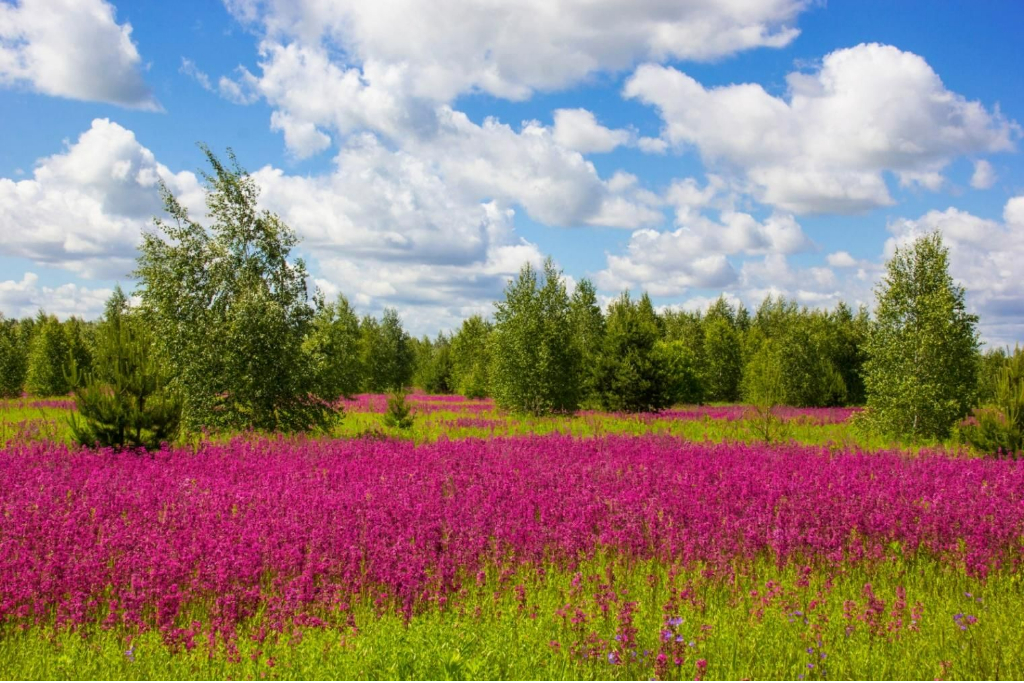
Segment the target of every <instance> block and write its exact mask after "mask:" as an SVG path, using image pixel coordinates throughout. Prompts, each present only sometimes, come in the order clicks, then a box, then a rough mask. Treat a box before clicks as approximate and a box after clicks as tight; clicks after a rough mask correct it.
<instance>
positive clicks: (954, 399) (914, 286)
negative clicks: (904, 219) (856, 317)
mask: <svg viewBox="0 0 1024 683" xmlns="http://www.w3.org/2000/svg"><path fill="white" fill-rule="evenodd" d="M886 270H887V272H886V275H885V278H884V279H883V281H882V283H881V284H880V285H879V287H878V288H877V290H876V294H877V298H878V305H877V307H876V309H875V326H874V329H873V330H872V333H871V335H870V337H869V339H868V342H867V345H866V351H867V361H866V363H865V364H864V370H865V376H864V380H865V387H866V390H867V405H868V411H869V412H868V414H869V416H870V418H869V419H870V420H871V422H872V423H873V424H874V425H875V426H876V427H877V429H878V430H879V431H881V432H882V433H885V434H889V435H893V436H901V437H910V438H917V437H925V438H942V437H945V436H946V435H948V434H949V431H950V429H951V428H952V426H953V425H954V424H955V423H956V421H957V420H959V419H960V418H962V417H963V416H964V415H966V414H967V411H968V410H969V409H970V407H971V406H972V405H973V404H974V399H975V395H976V392H977V387H978V381H977V379H978V333H977V330H976V326H977V321H978V318H977V316H975V315H972V314H971V313H968V312H967V307H966V304H965V303H964V289H963V287H961V286H959V285H957V284H956V283H954V281H953V278H952V277H951V276H950V274H949V253H948V249H947V248H946V247H945V246H944V245H943V243H942V237H941V236H940V235H939V233H938V232H934V233H932V234H930V235H926V236H924V237H921V238H919V239H918V240H917V241H915V242H914V243H913V244H911V245H909V246H906V247H901V248H897V250H896V253H895V255H894V256H893V257H892V259H890V260H889V262H888V263H887V264H886Z"/></svg>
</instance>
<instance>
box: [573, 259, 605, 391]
mask: <svg viewBox="0 0 1024 683" xmlns="http://www.w3.org/2000/svg"><path fill="white" fill-rule="evenodd" d="M569 319H570V324H571V325H572V332H573V337H574V338H575V343H576V347H577V348H578V349H579V352H580V367H581V371H582V377H581V387H580V392H581V393H580V400H581V402H583V403H587V402H592V401H594V400H595V399H597V398H598V368H599V361H600V358H601V352H602V348H603V346H604V335H605V319H604V314H603V313H601V307H600V306H599V305H598V303H597V290H596V289H594V283H592V282H591V281H590V280H589V279H587V278H583V279H582V280H580V281H579V283H577V285H576V289H575V290H574V291H573V293H572V298H571V299H570V300H569Z"/></svg>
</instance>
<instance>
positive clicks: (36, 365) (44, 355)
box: [25, 313, 72, 396]
mask: <svg viewBox="0 0 1024 683" xmlns="http://www.w3.org/2000/svg"><path fill="white" fill-rule="evenodd" d="M71 357H72V356H71V348H70V345H69V344H68V337H67V334H65V332H64V326H63V325H61V324H60V321H58V320H57V318H56V317H55V316H52V315H51V316H47V315H44V314H42V313H40V314H39V318H38V320H37V322H36V332H35V334H34V335H33V338H32V349H31V351H30V352H29V356H28V374H27V377H26V379H25V388H26V389H27V391H28V393H30V394H33V395H35V396H64V395H65V394H67V393H68V392H69V391H71V383H70V382H69V380H68V377H67V373H66V372H65V370H66V368H67V365H68V363H69V361H70V359H71Z"/></svg>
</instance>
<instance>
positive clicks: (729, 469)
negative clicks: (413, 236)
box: [0, 394, 1024, 680]
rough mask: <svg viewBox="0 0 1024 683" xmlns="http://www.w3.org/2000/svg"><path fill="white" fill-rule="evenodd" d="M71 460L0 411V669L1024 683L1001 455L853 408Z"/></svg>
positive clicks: (27, 423) (70, 452)
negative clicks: (864, 416)
mask: <svg viewBox="0 0 1024 683" xmlns="http://www.w3.org/2000/svg"><path fill="white" fill-rule="evenodd" d="M342 403H343V407H344V409H345V417H344V419H342V420H341V421H340V422H339V423H338V424H337V425H335V426H334V427H333V428H332V432H331V433H330V434H325V435H322V436H319V437H311V436H307V437H294V438H285V437H282V436H277V435H266V434H257V433H245V434H235V435H231V436H219V437H215V438H214V437H201V438H193V439H189V440H185V441H183V442H182V443H179V444H176V445H173V446H169V447H166V448H164V449H162V450H160V451H158V452H153V453H148V454H137V453H114V452H111V451H104V450H92V449H81V448H78V447H74V446H71V445H70V444H69V442H68V439H67V430H66V426H65V423H66V416H67V414H68V413H69V412H70V411H71V410H73V409H74V403H73V402H72V401H70V400H68V399H53V400H33V399H29V398H24V399H15V400H11V401H7V402H5V403H3V405H2V406H0V439H2V441H3V444H4V445H3V447H2V449H0V478H2V481H3V482H4V486H3V488H2V489H0V629H2V632H0V662H2V663H3V664H2V676H3V677H4V678H31V679H37V678H69V677H75V678H122V679H144V678H224V679H226V678H232V679H253V680H259V679H276V678H282V679H290V678H346V679H347V678H387V679H394V678H431V679H434V678H440V679H462V678H525V679H564V678H569V679H595V678H596V679H633V680H636V679H652V678H653V679H658V680H667V679H673V680H676V679H687V680H690V679H700V680H704V679H709V680H710V679H723V678H725V679H742V678H755V679H764V678H772V679H806V680H814V679H849V678H871V679H878V678H885V679H889V678H893V679H907V678H913V679H935V678H939V679H993V678H1000V679H1001V678H1022V677H1024V656H1022V654H1021V652H1022V651H1024V647H1022V646H1024V636H1022V635H1021V633H1020V620H1019V615H1020V614H1021V613H1022V611H1024V587H1022V582H1021V573H1020V565H1021V560H1022V559H1024V554H1022V550H1024V464H1021V463H1020V461H1014V460H999V459H983V458H979V457H976V456H975V455H974V454H972V453H971V452H970V451H969V450H965V449H964V448H962V447H959V446H957V445H956V444H955V443H954V442H952V441H951V442H948V443H924V444H915V445H914V446H913V447H908V446H907V445H906V444H893V443H885V442H882V441H880V440H878V439H877V437H871V436H867V435H866V434H865V433H863V432H862V431H861V430H860V429H859V428H858V427H857V419H856V412H857V411H856V410H851V409H799V410H798V409H783V410H782V411H781V416H782V418H783V420H784V429H783V431H782V432H781V435H782V437H783V438H782V439H781V440H780V442H779V443H774V444H765V443H762V442H760V441H758V439H757V436H756V429H754V427H753V426H752V424H751V422H752V419H751V412H750V410H749V409H748V408H745V407H743V406H701V407H683V408H676V409H673V410H668V411H664V412H662V413H659V414H650V415H625V414H610V413H601V412H595V411H584V412H582V413H580V414H578V415H576V416H573V417H557V416H556V417H543V418H524V417H516V416H509V415H505V414H502V413H500V412H499V411H497V410H496V409H495V408H494V406H493V404H492V403H491V402H490V401H485V400H483V401H474V400H468V399H462V398H461V397H451V396H428V395H422V394H420V395H413V396H411V397H410V403H411V404H412V406H413V414H414V416H415V423H414V426H413V427H412V428H411V429H410V430H397V429H389V428H387V427H384V426H383V425H382V423H381V417H382V415H381V413H382V412H383V410H384V398H383V397H381V396H370V395H363V396H359V397H357V398H355V399H353V400H350V401H344V402H342Z"/></svg>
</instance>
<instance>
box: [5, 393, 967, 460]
mask: <svg viewBox="0 0 1024 683" xmlns="http://www.w3.org/2000/svg"><path fill="white" fill-rule="evenodd" d="M27 403H28V401H26V400H22V399H13V400H2V399H0V446H2V445H4V444H6V443H9V442H10V441H13V440H16V439H17V440H22V441H44V440H46V441H63V442H69V441H70V438H71V433H70V429H69V428H68V420H67V418H68V416H69V414H70V413H71V411H70V410H65V409H59V408H33V407H27ZM413 417H414V420H415V421H414V425H413V427H412V428H411V429H407V430H401V429H396V428H389V427H386V426H385V425H384V423H383V415H381V414H379V413H359V412H354V411H349V412H346V413H345V414H344V416H343V417H342V418H341V419H340V420H339V422H338V424H337V425H336V426H335V427H334V428H333V429H332V431H331V433H330V436H332V437H335V438H354V437H365V436H368V435H370V436H388V437H395V438H405V439H412V440H413V441H415V442H416V443H425V442H432V441H436V440H438V439H441V438H447V439H467V438H483V439H486V438H491V437H495V436H522V435H528V434H536V435H544V434H569V435H572V436H577V437H584V438H586V437H595V436H605V435H613V434H614V435H641V434H664V435H669V436H674V437H680V438H684V439H687V440H690V441H706V442H716V443H717V442H727V441H741V442H753V441H757V440H758V439H759V437H758V434H757V432H756V430H755V429H754V428H753V425H752V423H751V422H750V421H748V420H735V421H729V420H714V419H708V418H705V419H699V420H678V419H665V418H655V419H640V418H636V417H628V416H622V415H611V414H600V413H598V414H581V415H574V416H562V415H554V416H545V417H533V416H529V415H513V414H506V413H502V412H501V411H498V410H490V411H487V412H484V413H479V414H476V415H469V414H466V413H460V412H456V411H447V410H445V411H437V412H433V413H424V412H418V411H417V410H416V409H415V407H414V408H413ZM466 418H480V419H483V420H487V421H488V422H489V424H488V425H487V426H483V427H481V426H473V425H466V424H462V423H460V421H462V420H465V419H466ZM782 436H783V440H792V441H795V442H797V443H802V444H806V445H816V446H829V447H830V448H833V449H837V450H865V451H875V450H882V449H903V450H907V451H908V452H917V451H919V450H922V449H932V450H934V449H941V450H945V451H949V452H953V453H957V454H959V455H964V456H970V455H972V453H971V452H970V450H969V449H968V448H967V447H966V446H964V445H963V444H961V443H959V440H958V439H957V438H956V436H955V435H954V437H952V438H950V439H947V440H945V441H941V442H940V441H919V442H916V443H904V442H895V441H893V440H892V439H889V438H885V437H881V436H879V435H877V434H873V433H870V432H868V431H867V430H864V429H861V428H858V427H857V425H856V424H855V423H853V422H846V423H840V424H825V425H819V424H811V423H808V422H804V421H799V420H797V421H794V422H790V423H788V424H787V426H786V428H785V430H784V432H783V435H782ZM230 437H231V435H230V434H221V435H218V436H216V437H214V438H217V439H227V438H230ZM203 438H210V437H205V436H201V435H198V434H185V435H182V436H181V437H180V439H179V442H180V443H181V444H183V445H184V444H194V443H195V442H196V441H197V440H200V439H203Z"/></svg>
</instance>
